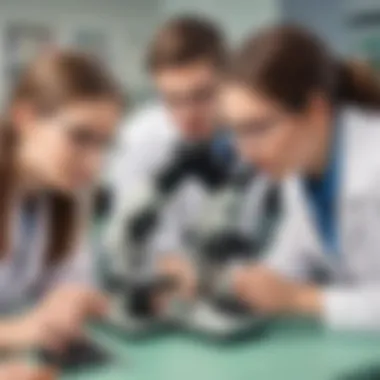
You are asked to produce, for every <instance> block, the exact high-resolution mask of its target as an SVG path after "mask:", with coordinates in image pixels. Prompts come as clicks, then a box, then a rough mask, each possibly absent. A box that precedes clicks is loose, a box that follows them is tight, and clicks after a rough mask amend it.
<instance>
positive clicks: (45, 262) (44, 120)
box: [0, 51, 122, 349]
mask: <svg viewBox="0 0 380 380" xmlns="http://www.w3.org/2000/svg"><path fill="white" fill-rule="evenodd" d="M9 98H10V101H9V103H8V104H7V105H6V111H5V112H4V113H3V120H2V122H1V128H0V145H1V146H0V309H1V311H2V312H4V313H7V314H11V313H12V311H14V310H16V309H18V308H19V307H20V305H23V304H24V305H25V302H26V301H28V302H29V303H30V302H31V300H36V304H35V305H34V306H33V308H32V310H30V311H27V312H25V313H24V314H23V315H21V316H20V315H18V316H16V317H14V316H12V314H11V315H9V316H8V317H5V316H4V317H3V318H2V319H0V348H2V349H22V348H24V347H41V348H44V347H45V348H56V347H57V346H59V347H61V346H62V345H64V344H65V343H67V341H69V340H70V339H72V338H74V337H75V336H76V335H78V334H80V333H81V329H82V325H83V323H84V321H85V320H86V319H87V318H88V317H89V316H91V315H95V314H97V313H99V312H101V311H102V309H103V307H104V302H105V300H104V299H103V297H102V296H101V295H100V294H98V293H97V291H95V290H93V288H92V285H91V283H92V258H91V254H90V250H89V244H88V242H87V239H86V236H85V230H86V228H87V219H88V216H89V206H90V202H89V200H90V193H91V185H92V184H93V182H94V180H95V177H96V175H97V174H98V172H99V170H100V162H101V159H102V156H103V155H104V153H105V150H106V148H107V146H108V145H109V143H110V141H111V139H112V136H113V133H114V130H115V126H116V124H117V122H118V119H119V117H120V115H121V111H122V98H121V92H120V90H119V88H118V86H116V84H115V83H114V81H113V79H112V78H111V77H110V76H109V75H108V73H106V71H105V70H104V68H103V67H102V66H101V65H100V64H98V63H97V62H95V61H94V60H93V59H91V58H89V57H87V56H85V55H82V54H80V53H76V52H72V51H54V52H49V53H46V54H44V55H42V56H40V57H38V58H37V59H36V61H35V62H33V63H32V64H31V65H30V67H29V68H27V69H26V71H25V72H24V73H23V74H22V75H21V78H20V81H19V83H18V84H17V85H16V86H15V88H14V89H13V91H12V92H11V94H10V96H9Z"/></svg>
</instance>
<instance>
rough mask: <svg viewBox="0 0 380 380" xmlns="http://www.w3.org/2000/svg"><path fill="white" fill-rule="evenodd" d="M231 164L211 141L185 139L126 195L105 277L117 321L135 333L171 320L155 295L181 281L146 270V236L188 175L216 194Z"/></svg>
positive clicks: (115, 224)
mask: <svg viewBox="0 0 380 380" xmlns="http://www.w3.org/2000/svg"><path fill="white" fill-rule="evenodd" d="M230 168H231V167H230V165H229V164H228V161H227V162H226V160H225V159H223V160H221V159H220V157H218V155H215V153H214V151H213V146H212V144H211V143H203V144H199V143H197V144H188V143H181V144H179V145H178V147H177V149H176V151H175V153H174V155H173V158H172V160H171V161H170V164H169V165H167V166H166V167H164V168H163V169H162V170H161V171H160V172H158V173H156V176H154V177H153V178H150V179H149V180H146V181H145V182H142V183H140V186H139V188H138V189H135V192H134V196H132V197H128V196H126V197H125V203H124V204H123V205H122V206H121V207H120V209H118V210H116V213H115V216H114V218H113V220H112V221H111V223H110V229H109V234H108V239H107V250H108V251H109V252H110V253H111V254H112V255H113V258H112V261H113V263H114V266H113V268H112V271H111V273H109V275H108V276H107V278H106V281H105V282H106V287H107V288H108V289H109V290H110V291H111V293H112V294H114V297H113V298H114V300H115V302H114V307H113V308H112V309H113V312H112V315H111V320H112V321H113V322H114V323H116V324H117V325H120V326H122V327H123V328H124V329H125V330H128V331H131V332H142V331H147V330H151V329H152V328H155V327H156V326H157V325H162V324H163V322H165V321H167V320H168V317H167V313H158V312H157V310H155V305H154V304H155V303H154V299H155V298H157V297H159V296H160V295H161V294H164V293H165V292H171V291H173V290H175V288H176V287H177V285H178V284H177V280H176V279H175V278H169V277H167V276H159V275H157V274H154V273H152V272H151V271H149V270H148V269H147V268H149V263H148V261H149V253H148V249H147V241H148V240H149V238H150V237H151V236H152V234H153V233H154V231H155V229H156V226H157V223H158V221H159V217H160V213H161V211H162V209H163V208H164V207H165V205H166V204H167V203H168V202H169V201H170V200H171V199H172V197H173V196H174V194H175V193H176V191H177V190H178V189H179V188H180V186H181V185H182V184H183V183H184V181H185V180H187V179H189V178H195V179H197V180H198V181H199V182H200V183H201V184H203V185H204V186H205V187H206V189H207V190H208V191H209V192H210V193H214V192H217V191H218V190H219V189H221V188H222V187H224V186H225V184H226V183H227V181H228V178H229V175H230V171H231V170H230Z"/></svg>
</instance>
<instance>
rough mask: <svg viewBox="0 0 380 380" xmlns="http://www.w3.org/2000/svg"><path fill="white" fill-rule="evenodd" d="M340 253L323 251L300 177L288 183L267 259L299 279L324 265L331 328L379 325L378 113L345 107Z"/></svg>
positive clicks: (326, 315) (326, 310)
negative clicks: (328, 278) (283, 213)
mask: <svg viewBox="0 0 380 380" xmlns="http://www.w3.org/2000/svg"><path fill="white" fill-rule="evenodd" d="M339 123H341V124H340V125H341V132H342V133H341V136H340V137H341V138H342V139H343V141H342V142H341V144H342V145H341V155H342V156H341V158H340V160H341V163H342V164H341V168H340V170H341V174H340V178H341V180H340V184H339V191H340V193H339V205H338V208H339V217H338V236H339V240H340V242H339V246H340V250H339V253H338V254H337V255H334V254H333V253H328V252H325V251H324V248H323V244H322V242H321V240H320V237H319V234H318V233H317V230H316V226H315V223H314V220H313V215H312V212H311V208H310V205H309V203H308V201H307V199H306V197H305V193H304V191H303V189H302V185H301V182H300V178H298V177H296V176H294V177H292V178H289V179H288V180H287V181H286V183H285V185H284V189H285V191H284V199H285V203H286V218H285V222H284V225H283V226H282V228H281V231H280V233H279V236H278V238H277V239H276V241H275V242H274V244H273V250H272V252H271V254H270V255H269V256H268V258H267V260H266V261H267V264H268V265H269V266H271V267H272V268H274V269H275V270H277V271H279V272H281V273H283V274H285V275H287V276H290V277H292V278H296V279H300V280H308V279H310V275H311V272H312V271H313V270H314V269H315V268H324V269H325V270H326V271H327V272H328V273H329V274H330V276H331V279H332V283H331V285H326V286H325V287H324V289H323V318H324V319H325V321H326V322H327V324H328V325H329V326H331V327H333V328H343V329H346V328H348V329H350V328H353V329H360V328H367V329H371V328H377V329H379V328H380V114H379V113H376V112H368V111H361V110H358V109H354V108H347V109H345V110H343V111H342V112H341V115H340V118H339Z"/></svg>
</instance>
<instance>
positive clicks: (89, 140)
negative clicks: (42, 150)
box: [64, 125, 113, 151]
mask: <svg viewBox="0 0 380 380" xmlns="http://www.w3.org/2000/svg"><path fill="white" fill-rule="evenodd" d="M93 129H94V128H93V127H90V126H88V125H71V126H69V125H66V126H65V127H64V132H65V133H66V135H67V137H68V139H69V141H70V143H71V144H72V146H73V147H75V148H76V149H80V150H97V151H104V150H107V149H108V148H109V147H110V146H111V145H112V142H113V139H112V138H111V137H110V136H108V135H105V134H104V133H99V132H94V130H93Z"/></svg>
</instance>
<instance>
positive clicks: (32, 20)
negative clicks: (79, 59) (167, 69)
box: [0, 0, 380, 104]
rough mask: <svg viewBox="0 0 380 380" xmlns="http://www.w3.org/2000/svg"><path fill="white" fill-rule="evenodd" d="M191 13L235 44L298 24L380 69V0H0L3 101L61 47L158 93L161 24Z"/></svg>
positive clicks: (131, 85) (134, 91)
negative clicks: (151, 51)
mask: <svg viewBox="0 0 380 380" xmlns="http://www.w3.org/2000/svg"><path fill="white" fill-rule="evenodd" d="M184 12H191V13H196V14H200V15H205V16H208V17H210V18H212V19H214V20H216V21H218V22H219V23H220V24H221V26H223V27H224V28H225V31H226V33H227V35H228V36H229V38H230V40H231V42H232V43H236V42H237V41H239V40H240V39H241V38H242V37H244V35H245V34H246V33H247V32H248V31H252V30H255V29H257V28H260V27H262V26H265V25H267V24H272V23H276V22H279V21H291V22H297V23H300V24H304V25H307V26H308V27H310V28H312V29H313V30H314V31H315V32H317V33H318V34H319V35H320V36H322V37H323V38H324V39H325V40H326V41H327V42H328V43H329V44H330V45H331V47H332V48H333V49H334V50H335V51H336V52H337V53H339V54H342V55H345V56H355V57H356V56H358V57H362V58H365V59H367V60H370V61H371V63H372V64H373V65H374V66H375V67H379V68H380V0H318V1H315V0H234V1H231V0H191V1H190V0H0V104H3V103H4V99H5V98H6V94H7V90H8V88H9V87H10V86H11V84H12V82H13V81H14V80H15V78H17V75H18V73H19V71H20V70H21V69H22V67H23V65H24V64H25V62H27V61H28V60H29V59H30V57H32V56H33V55H35V54H36V52H38V50H39V49H41V48H42V47H46V46H49V45H56V44H59V45H64V46H67V45H69V46H75V47H79V48H81V49H85V50H88V51H90V52H91V53H94V54H96V55H98V56H99V57H100V58H101V59H103V60H105V62H106V63H107V64H109V65H110V66H111V67H112V69H113V70H114V72H115V74H116V75H117V77H118V78H119V79H120V81H121V82H122V83H123V85H124V86H125V87H126V89H128V93H129V94H130V96H131V98H132V100H134V102H135V103H139V102H142V101H144V100H146V99H147V98H149V97H150V96H152V92H151V89H150V86H149V81H148V80H147V78H146V75H145V72H144V66H143V64H142V60H143V57H144V52H145V48H146V45H147V43H148V41H149V39H150V38H151V36H152V33H153V32H154V30H155V28H156V27H157V25H159V24H160V23H161V22H162V21H164V20H165V19H167V18H168V17H170V16H173V15H176V14H179V13H184Z"/></svg>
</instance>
